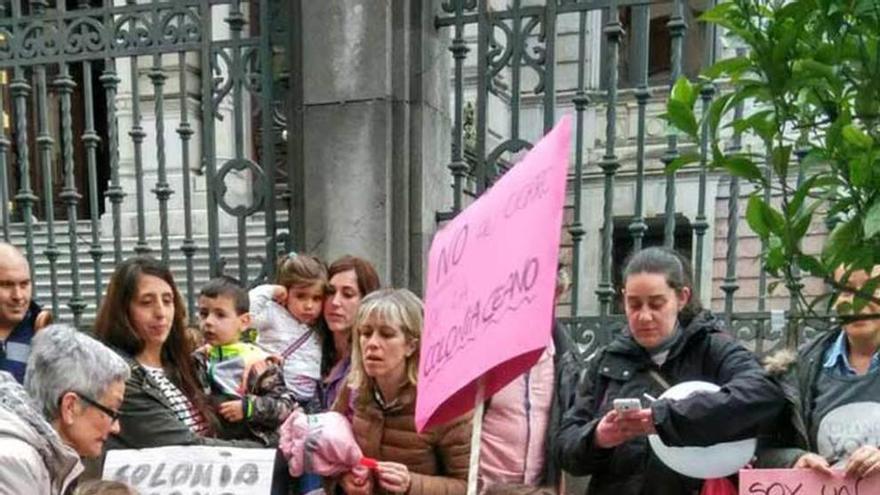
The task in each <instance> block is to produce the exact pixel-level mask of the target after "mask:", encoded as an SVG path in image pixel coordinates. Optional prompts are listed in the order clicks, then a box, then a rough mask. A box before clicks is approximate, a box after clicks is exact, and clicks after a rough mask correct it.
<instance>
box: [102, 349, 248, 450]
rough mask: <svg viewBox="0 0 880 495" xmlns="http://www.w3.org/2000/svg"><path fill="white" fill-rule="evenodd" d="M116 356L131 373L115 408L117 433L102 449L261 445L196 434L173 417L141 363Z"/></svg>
mask: <svg viewBox="0 0 880 495" xmlns="http://www.w3.org/2000/svg"><path fill="white" fill-rule="evenodd" d="M117 352H119V351H117ZM119 355H120V356H122V358H123V359H125V361H126V362H127V363H128V365H129V367H130V368H131V376H130V377H129V379H128V380H126V381H125V398H124V399H123V400H122V407H120V408H119V412H120V416H119V433H118V434H116V435H110V437H109V438H107V441H106V442H105V444H104V450H105V451H106V450H111V449H144V448H149V447H164V446H166V445H208V446H218V447H219V446H227V447H261V445H260V444H259V443H256V442H251V441H246V440H234V441H233V440H220V439H217V438H207V437H201V436H199V435H196V434H195V433H193V432H192V430H190V429H189V427H188V426H187V425H185V424H184V423H183V422H182V421H180V420H179V419H178V418H177V415H176V414H175V413H174V409H173V408H172V406H171V403H170V402H168V399H167V398H166V397H165V395H163V394H162V391H161V390H160V388H159V384H158V383H156V381H155V380H153V378H152V377H150V375H149V374H148V373H147V372H146V370H144V368H143V366H141V365H140V364H138V362H137V361H136V360H134V359H133V358H132V357H131V356H128V355H126V354H125V353H123V352H119Z"/></svg>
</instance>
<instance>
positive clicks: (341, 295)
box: [319, 256, 380, 410]
mask: <svg viewBox="0 0 880 495" xmlns="http://www.w3.org/2000/svg"><path fill="white" fill-rule="evenodd" d="M327 274H328V281H329V286H330V293H329V294H328V295H327V297H326V298H325V299H324V311H323V313H324V323H325V325H324V327H323V335H322V337H323V341H322V342H323V343H322V346H323V349H322V350H323V354H322V363H321V376H322V377H323V378H322V383H321V386H320V389H319V392H320V394H319V395H320V399H321V409H322V410H326V409H329V408H330V406H331V405H332V404H333V401H335V400H336V395H337V394H338V393H339V387H340V385H341V384H342V382H343V381H344V379H345V377H346V376H347V375H348V371H349V369H350V368H351V329H352V326H354V318H355V315H356V314H357V310H358V307H359V306H360V303H361V299H363V298H364V297H365V296H366V295H367V294H369V293H371V292H373V291H375V290H377V289H379V285H380V284H379V275H378V274H377V273H376V269H375V268H373V265H372V264H371V263H370V262H369V261H367V260H365V259H362V258H358V257H355V256H343V257H341V258H339V259H338V260H336V261H334V262H333V263H331V264H330V267H329V268H328V270H327Z"/></svg>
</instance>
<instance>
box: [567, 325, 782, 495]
mask: <svg viewBox="0 0 880 495" xmlns="http://www.w3.org/2000/svg"><path fill="white" fill-rule="evenodd" d="M681 325H682V328H683V330H682V331H683V332H684V334H683V336H682V338H681V339H680V340H679V341H678V342H677V343H676V344H675V345H674V346H673V347H672V348H671V349H670V351H669V355H668V357H667V359H666V362H665V363H664V364H663V365H662V366H660V367H658V366H657V365H656V364H655V363H654V362H653V361H652V360H651V357H650V355H649V354H648V352H647V351H645V350H644V349H643V348H642V347H641V346H640V345H638V343H636V341H635V340H634V339H633V338H632V336H631V335H629V332H628V331H624V332H623V333H622V334H621V335H619V336H618V337H617V338H616V339H615V340H614V341H612V342H611V344H609V345H608V346H607V347H605V348H604V349H602V350H600V351H599V353H598V354H597V355H596V356H595V357H594V358H593V359H592V360H591V361H590V364H589V366H588V368H587V371H586V376H585V377H584V380H583V382H582V383H581V384H580V386H579V387H578V392H577V397H576V398H575V404H574V406H573V407H571V408H570V409H569V410H568V411H567V412H566V413H565V417H564V418H563V421H562V426H561V428H560V432H559V438H558V439H557V440H558V447H557V450H556V454H557V456H558V458H559V460H560V462H561V463H562V467H563V469H565V470H566V471H568V472H570V473H572V474H574V475H587V474H590V475H592V479H591V480H590V488H589V493H590V495H608V494H613V495H648V494H650V495H690V494H696V493H698V492H699V490H700V488H701V486H702V480H696V479H693V478H688V477H686V476H683V475H680V474H678V473H676V472H674V471H672V470H671V469H669V468H667V467H666V466H665V465H664V464H663V463H662V462H661V461H660V460H659V459H658V458H657V457H656V456H654V454H653V452H652V451H651V449H650V447H649V445H648V441H647V438H645V437H640V438H636V439H633V440H631V441H629V442H626V443H624V444H622V445H619V446H617V447H615V448H611V449H601V448H598V447H596V446H595V444H594V438H593V435H594V432H595V429H596V426H597V425H598V423H599V420H600V419H601V418H602V416H604V415H605V413H607V412H608V411H609V410H610V409H611V408H612V401H613V400H614V399H616V398H640V399H642V397H643V394H645V393H648V394H651V395H653V396H654V397H657V396H659V395H661V394H662V393H663V386H662V385H660V384H659V383H657V380H656V379H655V378H653V377H652V376H651V374H650V373H649V371H650V370H655V371H656V372H658V373H659V374H660V375H661V376H662V377H663V378H664V379H665V380H666V381H667V382H668V383H669V384H670V385H675V384H676V383H680V382H684V381H691V380H701V381H708V382H712V383H715V384H718V385H720V386H721V391H720V392H719V393H715V394H698V395H695V396H693V397H690V398H687V399H684V400H679V401H675V402H671V401H668V400H658V401H656V402H653V403H652V404H651V409H652V410H653V417H654V425H655V427H656V429H657V432H658V434H659V435H660V438H661V439H662V440H663V442H664V443H665V444H667V445H678V446H681V445H692V446H707V445H712V444H715V443H718V442H725V441H734V440H741V439H744V438H749V437H753V436H755V435H756V434H757V429H758V425H760V424H761V423H762V422H765V421H768V420H770V419H772V418H774V417H775V416H776V415H777V414H778V413H779V411H780V410H781V408H782V405H783V398H782V392H781V390H780V389H779V387H778V386H777V385H776V384H775V383H774V382H773V381H772V380H771V379H770V378H769V377H768V376H767V374H766V373H765V372H764V370H763V369H762V368H761V366H760V365H759V364H758V361H757V359H756V358H755V356H754V355H753V354H752V353H751V352H749V351H748V350H746V349H745V348H744V347H742V346H741V345H739V344H738V343H736V342H735V341H734V340H733V339H732V338H731V337H730V336H729V335H727V334H726V333H724V332H722V331H721V330H720V322H719V321H718V320H716V319H715V317H714V316H712V315H711V314H709V313H708V312H703V313H700V314H699V315H697V316H696V317H694V318H693V319H692V320H691V321H682V322H681ZM642 400H643V402H644V399H642Z"/></svg>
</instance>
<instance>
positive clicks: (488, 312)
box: [416, 118, 571, 429]
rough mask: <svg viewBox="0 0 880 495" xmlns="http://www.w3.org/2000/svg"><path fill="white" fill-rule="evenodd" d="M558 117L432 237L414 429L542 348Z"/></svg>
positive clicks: (564, 149) (504, 379)
mask: <svg viewBox="0 0 880 495" xmlns="http://www.w3.org/2000/svg"><path fill="white" fill-rule="evenodd" d="M570 133H571V123H570V119H569V118H563V120H562V121H561V122H560V124H559V125H557V126H556V128H554V130H553V131H551V132H550V133H549V134H548V135H547V136H545V137H544V139H542V140H541V141H540V142H539V143H538V144H536V145H535V147H534V148H533V149H532V150H531V151H530V152H529V153H528V155H526V157H525V158H524V159H523V160H522V161H521V162H520V163H518V164H517V165H515V166H514V167H513V168H512V169H511V170H510V171H508V172H507V173H506V174H504V176H502V177H501V178H500V179H499V180H498V182H496V183H495V184H494V185H493V186H492V188H491V189H489V190H488V191H487V192H486V193H485V194H483V195H482V196H480V198H479V199H477V200H476V201H475V202H474V203H473V204H471V205H470V206H469V207H468V208H467V209H466V210H464V211H463V212H461V213H460V214H459V215H458V216H456V217H455V219H453V220H452V221H451V222H450V223H449V224H448V225H446V226H445V227H444V228H443V230H441V231H440V232H438V233H437V235H436V236H435V237H434V240H433V242H432V244H431V250H430V253H429V255H428V276H427V288H426V295H425V332H424V335H423V337H422V345H421V358H420V367H419V390H418V395H417V397H418V400H417V404H416V424H417V425H418V426H419V428H420V429H422V428H425V427H427V426H429V425H430V424H435V423H442V422H444V420H449V419H452V418H453V417H455V416H457V415H460V414H463V413H465V412H467V411H469V410H470V409H472V408H473V406H474V395H475V384H474V381H475V380H476V379H478V378H480V377H483V380H484V385H485V390H486V394H487V396H488V395H491V394H492V393H494V392H495V391H497V390H498V389H500V388H501V387H502V386H504V385H505V384H506V383H508V382H509V381H510V380H511V379H513V378H514V377H515V376H517V375H519V374H521V373H523V372H524V371H526V370H527V369H528V368H529V367H530V366H531V364H533V363H534V361H535V360H536V359H537V357H538V356H539V355H540V351H541V350H543V348H544V347H545V346H546V345H547V343H548V341H549V336H550V329H551V323H552V312H553V290H554V286H555V280H556V264H557V260H558V253H559V237H560V228H561V225H562V206H563V203H564V200H565V182H566V177H567V172H568V154H569V144H570Z"/></svg>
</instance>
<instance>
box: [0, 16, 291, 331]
mask: <svg viewBox="0 0 880 495" xmlns="http://www.w3.org/2000/svg"><path fill="white" fill-rule="evenodd" d="M290 8H292V6H291V2H286V1H283V0H274V1H269V0H262V1H259V2H258V1H250V2H245V1H240V0H174V1H158V0H152V1H149V2H138V1H135V0H126V1H125V2H119V1H115V2H114V1H113V0H91V1H89V0H79V1H72V0H57V1H55V2H49V1H46V0H32V1H22V0H12V1H8V0H7V1H3V2H0V39H2V41H0V74H2V82H3V83H4V84H3V86H5V87H3V88H2V89H3V90H2V91H0V122H9V121H10V120H11V125H9V126H8V127H7V126H6V125H5V124H4V125H2V126H0V217H2V218H0V220H2V233H3V237H4V239H5V240H7V241H10V240H16V241H19V240H20V242H22V243H24V244H25V251H26V255H27V258H28V261H29V262H30V265H31V271H32V274H33V275H34V278H35V279H37V278H40V277H37V276H36V275H38V274H37V272H38V271H42V270H45V271H46V272H48V280H49V284H48V287H46V288H48V295H44V296H43V297H47V296H48V297H49V298H50V300H51V302H50V304H51V307H52V309H53V312H54V313H55V314H56V315H58V314H60V313H62V310H63V309H65V308H62V307H61V302H62V300H64V299H67V308H66V309H69V311H70V313H71V314H72V318H73V321H74V323H75V324H76V325H79V324H80V323H81V320H82V318H83V316H84V314H85V313H86V310H87V308H92V309H94V307H96V306H97V304H98V303H99V301H100V298H101V295H102V292H103V284H104V280H105V277H106V276H107V275H108V273H109V270H112V267H113V265H115V264H116V263H119V262H120V261H121V260H122V259H123V258H124V257H125V256H128V255H130V254H153V255H155V256H157V257H161V259H162V260H163V261H164V262H166V263H171V264H172V266H174V267H175V269H176V270H178V271H179V272H180V273H181V274H183V276H182V277H181V279H182V280H185V283H183V284H181V287H182V288H183V289H184V292H185V293H186V295H187V302H188V306H189V309H190V314H194V312H193V306H194V294H195V284H196V278H197V277H203V278H206V277H207V276H209V275H210V276H213V275H216V274H218V273H220V272H221V271H223V270H224V264H225V260H226V258H227V257H229V258H231V259H234V260H236V261H237V271H236V272H235V274H237V275H238V276H239V278H241V279H242V281H243V282H244V283H254V282H257V281H260V280H265V279H266V278H267V277H269V276H271V275H272V271H273V267H274V261H275V256H276V251H277V250H278V249H279V247H280V248H282V249H289V248H290V244H291V238H290V235H289V232H292V231H293V229H292V228H291V227H292V224H291V223H290V222H293V220H294V219H293V216H288V217H287V222H288V223H287V224H282V222H280V221H279V218H278V217H277V215H276V210H280V211H282V212H286V211H288V210H289V206H290V205H289V203H290V191H291V190H292V188H293V186H292V184H291V182H290V181H291V180H292V179H290V178H291V177H292V174H290V173H288V171H287V170H286V167H287V162H286V161H282V160H283V155H284V153H285V152H286V149H285V145H284V142H283V140H282V137H281V129H282V128H283V127H284V123H283V119H282V118H280V117H279V116H281V115H283V114H284V113H285V112H284V110H283V105H282V103H283V102H284V101H285V99H286V98H287V95H286V93H285V91H286V88H287V87H288V86H289V84H288V83H289V72H290V71H289V69H288V68H287V67H286V60H287V58H286V55H287V53H286V50H287V46H286V45H285V43H286V42H287V41H288V40H289V39H294V38H292V37H291V36H287V35H285V34H284V32H285V30H286V29H287V26H288V23H287V21H286V20H287V18H288V16H289V15H290V13H289V12H288V9H290ZM7 81H8V84H5V83H6V82H7ZM279 120H282V122H281V125H279ZM257 129H258V130H259V132H256V131H255V130H257ZM254 134H257V135H259V136H260V139H259V142H256V141H254V140H253V139H252V138H251V136H253V135H254ZM279 162H280V163H279ZM279 178H280V181H279ZM150 182H152V184H149V183H150ZM276 184H277V185H278V186H277V188H276ZM150 186H152V187H151V188H150V189H149V190H148V187H150ZM279 193H280V194H279ZM276 197H279V199H278V200H276ZM104 198H106V200H107V202H106V203H105V202H104V201H103V199H104ZM132 200H134V201H132ZM10 201H12V202H10ZM105 210H106V212H105ZM221 212H222V213H221ZM80 219H87V221H80ZM105 232H107V233H106V234H105ZM249 232H250V235H249ZM83 236H86V237H87V238H88V248H87V250H85V251H86V253H83V252H82V251H81V249H82V247H83V246H81V243H82V242H83V241H82V237H83ZM65 238H66V239H65ZM65 240H66V249H65V246H64V245H63V244H64V243H65V242H64V241H65ZM172 241H174V242H177V241H179V242H180V243H181V244H180V245H179V246H172V244H171V243H172ZM40 255H42V256H40ZM84 256H87V258H85V259H84ZM198 257H201V258H200V259H204V261H205V263H206V264H207V265H208V266H209V270H208V272H209V273H207V274H205V273H197V268H196V265H195V263H194V259H196V258H198ZM109 258H112V260H110V259H109ZM88 272H91V273H90V274H91V281H90V282H91V283H89V281H87V280H86V279H85V278H84V277H83V275H84V274H86V273H88ZM62 273H64V274H65V275H61V274H62ZM68 273H69V277H68V276H67V274H68ZM249 273H250V274H251V275H250V276H248V274H249ZM254 274H257V275H256V276H255V275H254ZM86 285H90V287H89V291H88V293H87V292H86V290H85V289H84V287H85V286H86ZM67 296H69V298H67Z"/></svg>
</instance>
